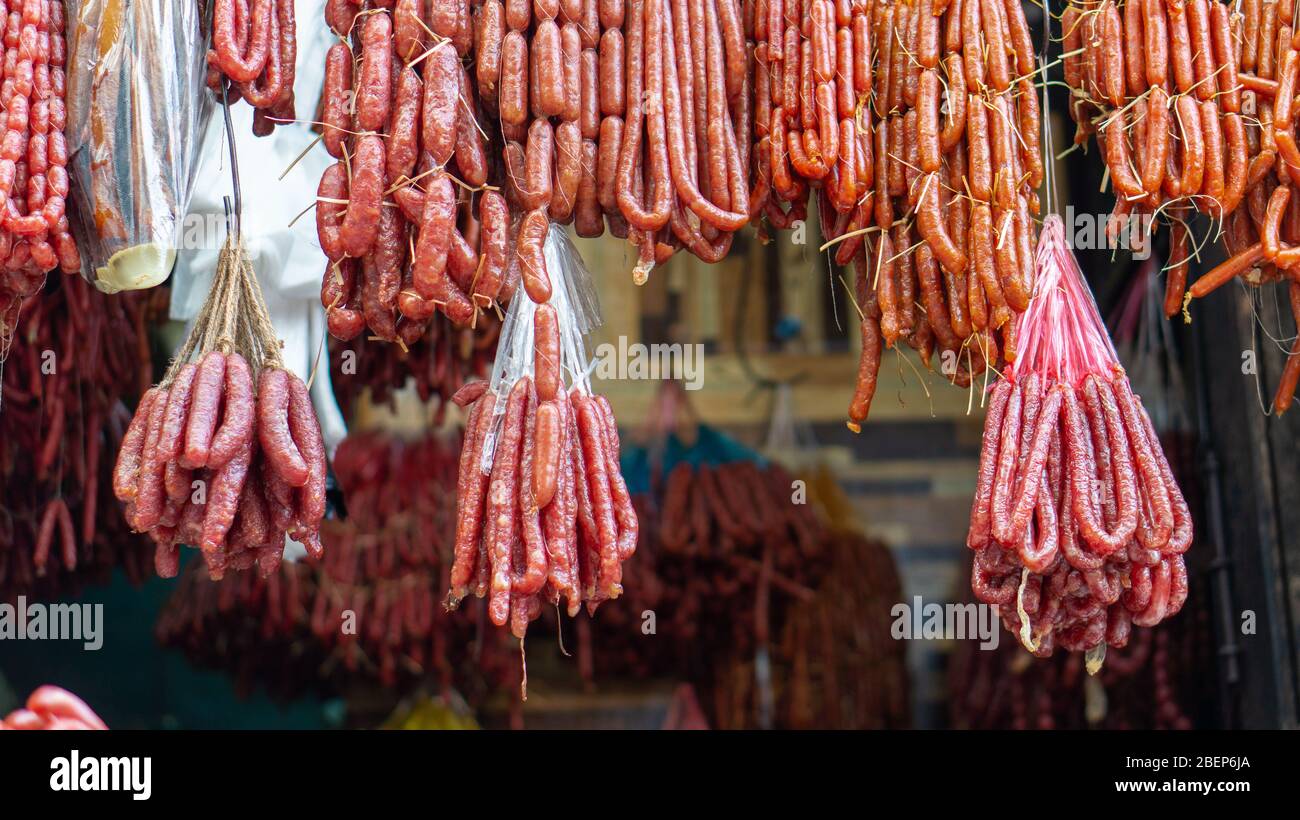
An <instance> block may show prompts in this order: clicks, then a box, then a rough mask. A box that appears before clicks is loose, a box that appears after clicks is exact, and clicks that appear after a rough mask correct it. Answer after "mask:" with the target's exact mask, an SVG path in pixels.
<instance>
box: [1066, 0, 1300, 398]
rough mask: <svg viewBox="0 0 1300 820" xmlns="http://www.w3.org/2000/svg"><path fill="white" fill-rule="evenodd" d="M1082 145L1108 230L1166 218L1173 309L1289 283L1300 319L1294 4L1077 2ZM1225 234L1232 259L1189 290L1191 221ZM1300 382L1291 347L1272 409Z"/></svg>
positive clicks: (1076, 91) (1069, 75)
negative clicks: (1103, 197)
mask: <svg viewBox="0 0 1300 820" xmlns="http://www.w3.org/2000/svg"><path fill="white" fill-rule="evenodd" d="M1062 28H1063V33H1064V40H1065V45H1064V48H1065V54H1066V56H1065V61H1064V63H1065V65H1064V67H1065V79H1066V82H1067V84H1069V86H1070V87H1071V91H1072V102H1071V106H1070V113H1071V116H1073V117H1074V119H1075V121H1076V123H1077V124H1078V129H1077V131H1076V136H1075V141H1076V143H1079V144H1083V143H1085V142H1086V141H1087V139H1088V137H1089V136H1090V135H1091V134H1093V133H1094V132H1095V133H1096V135H1097V140H1098V143H1099V144H1100V146H1101V149H1102V155H1103V157H1104V158H1105V161H1106V167H1107V170H1108V172H1109V179H1110V183H1111V186H1112V187H1113V189H1114V191H1115V194H1116V203H1115V210H1114V213H1113V215H1112V220H1111V223H1110V227H1109V230H1110V231H1111V232H1116V231H1118V230H1120V229H1122V227H1123V219H1124V218H1126V217H1129V216H1131V215H1135V214H1153V215H1157V216H1161V217H1163V218H1165V219H1166V221H1168V222H1169V224H1170V253H1169V259H1168V262H1167V264H1166V268H1165V269H1166V273H1167V278H1166V283H1165V300H1164V310H1165V314H1166V315H1167V316H1170V317H1172V316H1175V315H1177V314H1178V313H1179V312H1180V311H1182V312H1184V314H1185V315H1186V316H1187V317H1188V318H1190V313H1188V311H1187V303H1188V302H1190V300H1192V299H1195V298H1201V297H1204V296H1206V295H1207V294H1209V293H1212V292H1213V291H1215V290H1217V289H1218V288H1220V287H1222V286H1223V285H1224V284H1226V283H1228V282H1230V281H1233V280H1234V279H1240V280H1241V281H1243V282H1245V283H1247V284H1251V285H1260V284H1266V283H1274V282H1280V281H1282V280H1283V279H1286V280H1288V289H1289V302H1290V305H1291V310H1292V314H1293V315H1294V316H1296V317H1297V318H1300V279H1298V278H1297V276H1296V274H1295V271H1297V270H1300V267H1298V266H1300V202H1298V201H1296V198H1295V197H1293V196H1292V189H1293V187H1294V185H1295V182H1296V180H1297V179H1300V149H1297V147H1296V135H1295V114H1296V109H1295V105H1294V96H1295V92H1296V88H1295V86H1296V78H1297V74H1298V73H1300V50H1298V49H1300V34H1297V26H1296V6H1295V3H1294V0H1276V2H1274V1H1273V0H1269V2H1261V1H1260V0H1245V2H1243V3H1241V4H1240V10H1239V11H1234V10H1233V8H1230V7H1229V6H1228V5H1227V4H1226V3H1220V2H1216V0H1125V2H1124V3H1122V4H1118V3H1116V2H1113V0H1104V2H1074V3H1071V4H1070V5H1069V6H1068V7H1067V8H1066V9H1065V11H1064V13H1063V15H1062ZM1194 212H1200V213H1205V214H1207V215H1209V216H1210V217H1211V218H1213V219H1214V220H1216V222H1218V223H1220V224H1221V226H1222V239H1223V244H1224V246H1225V248H1226V249H1227V251H1228V254H1229V259H1228V260H1227V261H1226V262H1224V263H1223V264H1221V265H1219V266H1217V267H1216V268H1214V269H1213V270H1211V271H1210V272H1208V273H1206V274H1205V275H1203V276H1201V277H1200V278H1199V279H1197V280H1196V281H1195V282H1194V283H1192V284H1191V286H1190V287H1188V284H1187V274H1188V268H1189V265H1190V261H1191V258H1192V257H1193V256H1194V255H1195V253H1196V250H1195V249H1194V248H1193V245H1194V244H1195V240H1194V237H1193V236H1192V234H1191V232H1190V231H1189V222H1190V220H1191V218H1192V217H1193V216H1194ZM1297 381H1300V341H1297V342H1295V343H1294V345H1293V347H1292V349H1291V355H1290V357H1289V358H1288V360H1287V365H1286V368H1285V369H1284V371H1283V373H1282V377H1281V379H1280V381H1279V384H1278V386H1277V390H1276V393H1275V395H1274V399H1273V406H1274V408H1275V409H1276V410H1277V412H1278V413H1279V414H1281V413H1284V412H1286V410H1287V409H1288V408H1289V407H1290V406H1291V403H1292V401H1293V400H1294V395H1295V390H1296V384H1297Z"/></svg>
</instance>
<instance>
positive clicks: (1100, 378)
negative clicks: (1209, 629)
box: [967, 216, 1192, 671]
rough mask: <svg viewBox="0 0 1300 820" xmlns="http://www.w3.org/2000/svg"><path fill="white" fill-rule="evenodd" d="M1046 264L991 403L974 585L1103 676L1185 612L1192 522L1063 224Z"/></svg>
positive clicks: (1052, 224) (1048, 244)
mask: <svg viewBox="0 0 1300 820" xmlns="http://www.w3.org/2000/svg"><path fill="white" fill-rule="evenodd" d="M1037 259H1038V263H1037V274H1038V277H1039V279H1038V290H1037V291H1036V297H1035V299H1034V300H1033V302H1032V303H1031V305H1030V307H1029V310H1028V311H1026V313H1025V314H1024V316H1023V317H1022V318H1021V320H1020V322H1021V327H1020V334H1021V339H1022V342H1023V347H1022V350H1021V356H1020V358H1019V359H1017V361H1016V363H1015V366H1014V367H1013V368H1012V369H1011V370H1010V371H1009V372H1008V373H1007V376H1006V378H1004V379H1002V380H1000V381H999V382H998V384H997V386H996V387H994V388H993V391H992V394H991V395H990V397H989V408H988V415H987V418H986V420H985V426H984V440H983V448H982V451H981V454H980V466H979V476H978V483H977V489H976V495H975V501H974V504H973V506H972V509H971V526H970V532H969V534H968V536H967V545H968V546H969V547H970V548H971V549H972V550H974V551H975V560H974V565H973V567H972V570H971V585H972V587H973V589H974V591H975V595H976V597H977V598H978V599H979V600H980V601H982V602H984V603H987V604H997V605H998V607H999V611H1000V613H1001V615H1002V619H1003V623H1004V624H1005V625H1006V626H1007V628H1008V629H1009V630H1011V631H1012V632H1013V633H1016V634H1017V635H1018V636H1019V638H1020V641H1021V643H1023V644H1024V645H1025V647H1026V648H1027V649H1029V650H1030V651H1033V652H1035V653H1036V654H1039V655H1049V654H1051V652H1052V651H1053V649H1054V648H1056V647H1060V648H1063V649H1066V650H1068V651H1087V652H1089V653H1091V654H1090V662H1091V663H1092V664H1093V665H1099V664H1100V662H1101V660H1102V659H1104V646H1103V644H1106V645H1110V646H1115V647H1122V646H1124V645H1125V644H1126V643H1127V641H1128V639H1129V635H1130V632H1131V629H1132V627H1133V626H1134V625H1137V626H1147V627H1149V626H1155V625H1156V624H1157V623H1159V622H1160V621H1162V620H1163V619H1165V618H1168V617H1171V616H1173V615H1174V614H1176V613H1177V612H1178V611H1179V609H1181V608H1182V605H1183V603H1184V601H1185V600H1186V598H1187V568H1186V566H1185V564H1184V563H1183V553H1184V552H1186V551H1187V548H1188V547H1189V546H1190V545H1191V541H1192V520H1191V514H1190V512H1189V510H1188V508H1187V504H1186V502H1185V501H1184V499H1183V495H1182V492H1181V491H1180V490H1179V489H1178V484H1177V482H1176V481H1175V480H1174V476H1173V472H1172V470H1171V469H1170V467H1169V463H1168V462H1167V461H1166V460H1165V456H1164V453H1163V451H1162V450H1161V448H1160V442H1159V439H1158V438H1157V437H1156V433H1155V429H1154V427H1153V426H1152V424H1151V420H1150V418H1149V417H1148V416H1147V413H1146V411H1145V410H1144V409H1143V407H1142V402H1141V399H1139V398H1138V397H1137V396H1136V395H1134V393H1133V390H1132V388H1131V387H1130V385H1129V381H1128V377H1127V376H1125V374H1124V371H1123V369H1122V368H1121V367H1120V366H1119V363H1118V361H1117V360H1116V357H1115V353H1114V350H1113V348H1112V347H1111V345H1110V340H1109V338H1108V337H1107V336H1106V331H1105V327H1104V325H1103V324H1102V321H1101V317H1100V315H1099V314H1098V313H1097V309H1096V306H1095V304H1094V303H1093V302H1092V297H1091V295H1090V294H1089V293H1088V291H1087V285H1086V284H1085V283H1084V281H1083V275H1082V273H1081V272H1080V271H1079V269H1078V264H1077V263H1076V262H1075V261H1074V255H1073V254H1072V253H1071V252H1070V251H1069V249H1068V248H1067V247H1066V244H1065V237H1064V227H1063V225H1062V223H1061V221H1060V219H1059V218H1057V217H1055V216H1051V217H1048V219H1047V221H1046V222H1045V223H1044V225H1043V232H1042V236H1041V239H1040V241H1039V246H1038V255H1037ZM1094 671H1095V669H1094Z"/></svg>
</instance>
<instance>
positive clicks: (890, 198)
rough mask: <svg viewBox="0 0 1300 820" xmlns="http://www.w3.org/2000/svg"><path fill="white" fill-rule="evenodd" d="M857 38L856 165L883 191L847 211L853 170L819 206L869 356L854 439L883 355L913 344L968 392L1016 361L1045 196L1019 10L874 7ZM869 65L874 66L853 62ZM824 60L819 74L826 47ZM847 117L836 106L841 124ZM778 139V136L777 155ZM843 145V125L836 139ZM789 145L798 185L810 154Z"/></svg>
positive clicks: (960, 5)
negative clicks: (846, 271)
mask: <svg viewBox="0 0 1300 820" xmlns="http://www.w3.org/2000/svg"><path fill="white" fill-rule="evenodd" d="M769 3H771V5H774V6H779V5H780V4H779V2H776V3H773V2H772V0H769ZM795 5H796V8H797V4H795ZM770 7H771V6H770ZM788 18H789V14H787V22H789V20H788ZM795 19H796V20H798V17H797V16H796V18H795ZM837 22H841V23H842V22H843V21H842V20H840V21H837ZM848 22H849V24H850V26H851V28H850V29H849V30H848V31H847V32H846V31H845V30H844V29H843V28H841V29H840V30H838V31H837V32H836V38H835V43H836V45H837V47H839V48H841V49H844V48H848V47H850V45H849V44H852V45H851V47H852V48H854V49H856V50H855V51H853V52H852V60H853V61H855V67H856V66H860V68H858V69H857V70H858V73H857V74H855V75H854V92H855V93H856V94H857V97H858V106H857V109H856V110H859V111H862V112H866V113H865V115H863V114H860V115H859V119H862V117H863V116H865V117H866V121H867V123H868V124H869V125H870V127H869V128H866V127H863V126H862V124H861V123H859V126H858V132H859V133H860V134H861V137H860V138H859V140H858V146H857V152H858V154H859V155H862V156H865V157H867V158H868V159H867V160H866V161H865V162H863V163H862V165H864V166H866V167H868V168H871V167H874V178H869V179H868V180H867V182H868V183H869V184H870V185H871V186H872V190H870V191H869V192H868V193H867V194H866V195H865V197H862V196H860V197H858V198H857V199H855V200H850V199H849V197H848V196H847V193H845V194H839V195H836V194H835V193H834V189H835V188H837V187H843V186H842V183H843V182H844V176H845V175H846V168H847V166H843V165H842V166H841V167H840V168H839V169H838V170H836V169H834V168H832V169H830V170H828V172H827V179H830V180H832V182H831V184H830V185H825V184H824V185H823V186H822V189H821V193H820V204H821V209H822V224H823V226H824V228H825V229H826V232H827V234H828V236H830V237H832V239H833V241H835V242H838V243H839V247H837V248H836V250H835V257H836V261H837V262H838V263H840V264H848V263H849V262H850V261H853V262H855V263H856V266H857V286H856V289H855V290H856V293H855V296H856V300H857V304H858V309H859V311H860V316H861V330H862V338H863V345H862V354H861V359H860V360H859V365H858V380H857V389H856V391H855V394H854V397H853V400H852V402H851V404H850V406H849V412H848V416H849V427H850V429H853V430H857V429H858V425H859V424H860V423H861V422H862V421H863V420H865V419H866V417H867V414H868V413H869V411H870V407H871V399H872V397H873V395H874V392H875V380H876V373H877V371H878V369H879V366H880V356H881V349H882V347H883V346H885V345H888V346H893V345H894V344H896V343H897V341H898V340H899V339H903V340H905V341H906V342H907V343H908V344H909V345H910V346H912V347H914V348H916V349H917V350H918V351H919V352H920V353H921V356H922V358H923V359H924V360H925V361H926V362H927V363H929V361H930V358H931V356H932V354H933V353H934V352H935V351H939V353H940V356H941V359H942V361H943V368H942V372H943V374H944V376H945V378H947V379H948V380H949V381H951V382H953V383H955V384H959V385H969V384H970V380H971V378H972V376H974V375H977V374H979V373H982V372H983V371H984V370H985V367H986V366H987V364H992V363H997V362H999V361H1000V360H1005V361H1007V362H1010V361H1013V360H1014V359H1015V355H1016V341H1015V328H1016V324H1015V322H1014V321H1013V318H1014V316H1015V314H1017V313H1019V312H1020V311H1023V310H1024V309H1025V307H1026V306H1027V305H1028V302H1029V294H1030V292H1031V289H1032V284H1033V279H1032V276H1033V245H1034V236H1035V234H1034V232H1035V225H1034V220H1033V214H1035V213H1037V212H1038V207H1039V205H1038V199H1037V195H1036V194H1035V193H1034V189H1035V188H1037V187H1038V186H1039V185H1040V184H1041V183H1042V181H1043V160H1042V157H1041V155H1040V134H1039V129H1040V117H1039V106H1038V99H1037V97H1036V93H1037V92H1036V88H1035V83H1034V79H1033V77H1034V73H1035V71H1036V70H1037V67H1036V64H1035V55H1034V50H1033V46H1032V43H1031V42H1030V38H1029V31H1028V26H1027V25H1026V23H1025V18H1024V13H1023V11H1022V9H1021V7H1020V3H1019V2H1018V1H1017V0H982V2H981V0H952V2H940V1H939V0H921V2H919V3H916V4H905V3H892V4H885V3H877V4H874V5H873V6H872V8H871V20H870V24H868V23H867V22H866V21H862V20H860V18H858V17H857V16H856V11H855V13H854V14H853V15H850V17H849V19H848ZM769 25H771V24H769ZM786 32H787V38H786V48H787V51H786V55H785V57H784V63H785V68H784V71H785V77H784V87H785V89H786V90H785V92H784V97H783V99H784V100H785V102H786V104H787V105H788V104H789V100H790V99H791V98H792V95H796V94H797V90H798V88H799V85H798V83H795V84H794V85H792V81H791V79H790V77H789V71H790V66H791V65H792V63H791V57H792V56H793V53H794V52H793V51H792V50H790V45H789V43H790V32H791V29H790V28H789V27H787V29H786ZM864 50H865V53H866V56H865V57H864V56H861V55H860V54H859V53H858V52H859V51H864ZM813 52H814V55H813V62H814V65H815V66H820V63H819V62H818V61H817V58H816V55H815V52H816V39H814V47H813ZM873 64H874V71H873V70H871V67H872V66H873ZM805 73H806V72H805ZM859 75H861V76H859ZM841 81H842V80H841ZM806 84H807V81H806V80H805V81H804V85H806ZM772 87H773V89H774V90H775V88H776V84H775V83H773V85H772ZM816 93H817V94H819V95H821V96H826V95H825V94H824V92H823V91H822V90H821V89H820V88H819V89H818V90H817V92H816ZM821 96H819V97H818V100H819V101H820V99H821ZM840 96H843V95H840ZM849 102H850V99H849V98H844V99H843V100H842V101H841V102H840V103H839V105H840V109H841V111H840V113H841V114H843V113H844V111H845V110H847V109H846V107H847V106H848V104H849ZM819 104H820V103H819ZM784 108H785V106H783V107H782V111H783V113H784ZM797 110H798V111H800V112H802V111H804V110H805V109H804V108H798V109H797ZM775 114H776V111H774V112H773V115H774V119H773V125H774V126H776V119H775ZM872 116H874V117H875V118H876V122H874V124H871V117H872ZM786 120H787V122H791V121H792V120H791V118H790V117H789V115H788V114H787V115H786ZM804 125H805V127H806V126H807V121H805V122H804ZM780 130H781V129H780V128H779V127H774V128H773V129H771V133H769V139H771V137H772V135H773V134H776V133H779V131H780ZM846 130H847V129H846V127H845V126H844V124H841V126H840V132H841V134H843V133H844V132H845V131H846ZM873 132H874V135H873ZM809 133H810V132H809V131H808V130H805V131H804V132H803V134H804V137H803V142H808V140H807V136H808V135H809ZM786 136H787V142H788V143H789V146H790V152H789V156H790V159H791V161H792V163H793V164H794V167H795V168H796V169H799V168H800V166H801V165H802V164H803V160H802V159H801V158H800V157H799V150H800V149H798V148H796V142H799V141H800V140H799V139H798V138H796V137H797V135H796V134H794V133H789V134H787V135H786ZM823 141H825V140H824V137H823ZM841 144H842V145H844V142H843V140H841ZM773 145H774V146H775V143H774V144H773ZM802 150H804V152H805V153H806V152H807V148H806V147H805V148H804V149H802ZM822 150H823V152H825V153H827V154H830V149H829V148H827V147H825V146H823V149H822ZM841 154H843V149H841ZM831 155H832V156H833V154H831ZM773 156H774V159H775V157H776V154H775V153H774V154H773ZM872 157H874V163H872V162H871V160H870V158H872ZM782 161H784V160H782ZM837 173H838V175H839V179H838V182H837V181H836V174H837ZM773 180H774V182H775V180H776V171H775V170H774V172H773ZM873 234H876V235H875V236H873ZM995 331H998V332H1000V335H1001V341H1000V344H999V342H998V340H997V339H996V338H995Z"/></svg>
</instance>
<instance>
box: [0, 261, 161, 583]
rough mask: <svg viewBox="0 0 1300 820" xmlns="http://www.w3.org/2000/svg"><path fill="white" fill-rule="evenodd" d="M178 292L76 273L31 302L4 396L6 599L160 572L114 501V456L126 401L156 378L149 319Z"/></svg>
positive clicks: (1, 487)
mask: <svg viewBox="0 0 1300 820" xmlns="http://www.w3.org/2000/svg"><path fill="white" fill-rule="evenodd" d="M166 296H167V291H166V289H165V288H160V289H158V290H155V291H154V292H153V293H151V294H140V293H133V294H121V295H118V296H106V295H104V294H102V293H100V292H99V291H97V290H96V289H95V288H94V287H93V286H91V285H90V284H88V283H87V282H86V281H85V280H84V279H82V278H81V277H80V276H68V277H62V278H61V279H60V280H59V281H58V283H57V285H53V284H52V285H51V286H50V287H48V288H47V289H46V290H45V291H43V292H41V293H39V294H35V295H32V296H29V297H27V298H26V299H25V300H23V303H22V311H21V312H22V316H23V325H22V328H21V329H20V331H19V332H18V334H17V337H16V338H14V339H13V340H12V347H10V349H9V351H8V353H9V355H8V357H7V359H6V360H5V361H4V366H3V375H4V379H3V390H2V392H0V399H2V400H3V407H2V409H0V509H2V510H3V512H2V513H0V599H10V598H12V597H13V596H15V595H20V594H27V595H33V594H36V595H45V594H51V595H55V594H66V593H68V592H71V591H73V590H74V589H75V587H76V586H78V585H79V584H80V583H81V582H82V581H84V580H86V579H90V578H93V579H97V580H98V579H104V578H107V576H108V574H109V573H110V572H111V571H112V569H113V567H115V566H121V567H123V568H124V570H125V571H126V573H127V574H128V576H129V577H130V578H131V580H132V581H134V582H142V581H143V580H145V579H146V578H147V577H148V575H149V573H150V569H149V565H150V560H151V559H150V550H149V549H148V546H147V542H146V541H145V540H144V539H142V538H140V537H138V536H135V535H133V534H131V533H130V531H129V530H128V529H127V527H126V526H125V524H124V523H123V522H122V520H121V516H119V515H118V514H117V510H116V506H115V505H114V504H113V499H112V495H111V470H112V461H111V454H112V452H113V450H114V448H116V447H117V444H118V442H119V441H121V440H122V437H123V434H124V431H125V429H126V427H127V423H128V422H129V421H130V417H131V414H130V411H129V410H128V409H127V407H126V405H124V404H123V403H122V400H123V399H124V398H125V397H126V396H128V395H131V396H134V395H135V392H136V391H137V390H141V389H144V387H145V386H147V385H148V384H149V382H150V381H151V379H152V374H151V371H150V353H149V342H148V336H147V332H146V326H147V324H148V323H149V322H150V321H152V320H153V319H154V318H156V316H155V315H151V314H158V313H164V312H165V311H166V301H167V300H166ZM156 297H161V299H160V300H159V299H157V298H156ZM159 301H161V304H159Z"/></svg>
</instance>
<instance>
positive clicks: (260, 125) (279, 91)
mask: <svg viewBox="0 0 1300 820" xmlns="http://www.w3.org/2000/svg"><path fill="white" fill-rule="evenodd" d="M297 60H298V27H297V24H296V22H295V21H294V13H293V0H216V2H215V3H214V4H213V7H212V47H211V48H210V49H208V74H207V84H208V88H210V89H212V91H213V93H215V94H216V95H217V99H218V100H220V99H221V94H222V85H223V82H225V83H228V84H229V85H227V87H226V91H225V94H226V99H227V100H228V101H229V102H230V103H232V104H233V103H235V102H238V101H239V100H241V99H242V100H245V101H247V102H248V104H249V105H251V106H252V107H253V108H254V109H255V113H254V114H253V133H254V134H256V135H257V136H259V137H264V136H267V135H268V134H270V133H271V132H272V131H274V130H275V126H276V125H278V124H280V123H285V122H292V121H293V119H294V111H293V81H294V74H295V71H296V67H297Z"/></svg>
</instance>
